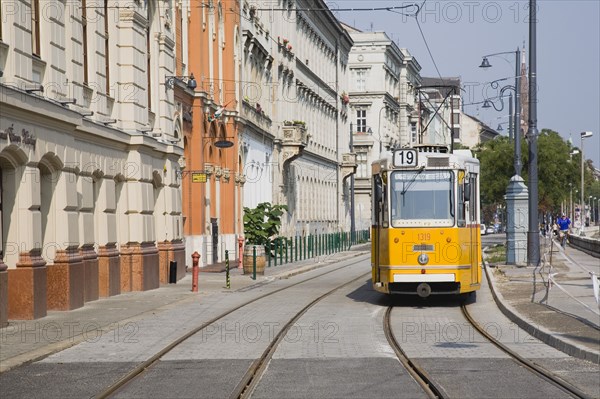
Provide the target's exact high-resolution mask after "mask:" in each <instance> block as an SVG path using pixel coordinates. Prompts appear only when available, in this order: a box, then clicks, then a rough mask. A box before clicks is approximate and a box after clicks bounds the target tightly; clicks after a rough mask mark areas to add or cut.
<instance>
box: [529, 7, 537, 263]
mask: <svg viewBox="0 0 600 399" xmlns="http://www.w3.org/2000/svg"><path fill="white" fill-rule="evenodd" d="M536 21H537V4H536V0H529V49H530V51H529V121H528V122H527V127H528V129H527V139H528V140H529V230H528V231H527V265H529V266H536V267H537V266H538V265H539V264H540V232H539V229H538V148H537V140H538V129H537V53H536V51H537V46H536V43H537V32H536Z"/></svg>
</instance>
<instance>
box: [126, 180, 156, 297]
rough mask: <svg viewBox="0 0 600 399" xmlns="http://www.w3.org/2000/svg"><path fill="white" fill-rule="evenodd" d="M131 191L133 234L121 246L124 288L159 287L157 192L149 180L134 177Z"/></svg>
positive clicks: (129, 211)
mask: <svg viewBox="0 0 600 399" xmlns="http://www.w3.org/2000/svg"><path fill="white" fill-rule="evenodd" d="M124 190H126V191H127V198H128V201H127V211H126V213H127V222H128V224H129V237H128V238H127V239H126V244H124V245H122V246H121V291H146V290H150V289H154V288H158V287H159V254H158V249H157V248H156V245H155V244H154V241H155V240H156V234H155V222H154V215H153V209H154V198H153V197H154V192H153V186H152V183H151V182H149V181H134V180H130V181H127V182H126V183H125V187H124Z"/></svg>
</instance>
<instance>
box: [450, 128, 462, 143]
mask: <svg viewBox="0 0 600 399" xmlns="http://www.w3.org/2000/svg"><path fill="white" fill-rule="evenodd" d="M452 137H453V138H454V140H458V139H460V128H459V127H455V128H453V129H452Z"/></svg>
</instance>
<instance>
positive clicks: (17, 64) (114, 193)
mask: <svg viewBox="0 0 600 399" xmlns="http://www.w3.org/2000/svg"><path fill="white" fill-rule="evenodd" d="M5 3H6V2H4V1H2V5H4V4H5ZM87 3H89V2H87ZM87 3H86V1H85V0H82V1H81V2H64V1H58V0H46V1H40V0H25V1H22V2H16V3H15V2H13V7H12V8H11V12H10V13H7V12H3V13H2V19H3V22H2V27H1V29H2V34H1V36H0V38H1V41H0V70H1V71H2V74H0V90H1V95H0V170H1V190H0V193H1V201H0V203H1V214H0V224H1V228H0V232H1V235H0V238H1V239H0V254H1V256H0V274H1V275H2V276H0V291H1V295H0V298H6V303H2V306H3V308H1V309H0V313H1V314H2V315H3V321H4V320H5V319H6V317H7V316H8V317H10V318H17V319H32V318H38V317H43V316H44V315H46V312H47V310H50V309H55V310H69V309H75V308H78V307H81V306H83V305H84V304H85V303H86V302H88V301H93V300H95V299H98V298H99V297H105V296H111V295H117V294H119V293H121V292H124V291H132V290H133V291H135V290H148V289H153V288H156V287H158V286H159V284H160V282H161V281H162V282H166V279H167V273H168V263H169V261H171V260H175V261H178V267H179V268H178V270H177V276H178V277H179V278H180V277H182V276H183V275H184V273H185V268H184V267H185V260H184V259H183V256H184V247H183V227H182V220H181V190H180V179H179V177H178V171H179V158H180V156H181V155H182V153H183V149H182V147H181V145H182V143H181V141H180V139H181V135H182V134H183V126H182V124H181V120H182V114H181V112H178V109H177V107H176V104H175V98H174V93H173V91H172V90H168V89H167V88H166V82H167V80H168V79H167V76H169V75H174V74H175V51H176V37H175V27H174V24H173V21H174V20H175V10H174V7H173V1H170V0H169V1H160V2H158V1H147V2H135V1H134V2H128V3H127V4H124V3H122V2H120V1H115V0H105V1H99V2H95V3H94V4H87ZM3 269H7V270H6V271H3ZM2 302H4V301H2Z"/></svg>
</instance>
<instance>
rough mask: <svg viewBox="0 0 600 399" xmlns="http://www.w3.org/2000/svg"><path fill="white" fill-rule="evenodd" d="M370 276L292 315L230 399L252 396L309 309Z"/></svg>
mask: <svg viewBox="0 0 600 399" xmlns="http://www.w3.org/2000/svg"><path fill="white" fill-rule="evenodd" d="M370 274H371V272H370V271H369V272H368V273H365V274H363V275H360V276H358V277H356V278H354V279H352V280H350V281H347V282H345V283H344V284H341V285H338V286H337V287H335V288H334V289H332V290H330V291H327V292H326V293H324V294H322V295H320V296H318V297H317V298H316V299H314V300H313V301H311V302H310V303H309V304H308V305H306V306H305V307H303V308H302V309H300V311H298V312H297V313H296V314H295V315H294V317H292V318H291V319H290V320H289V321H288V322H287V323H286V324H285V325H284V326H283V328H282V329H281V331H280V332H279V333H278V334H277V335H276V336H275V339H274V340H273V341H271V343H270V344H269V346H268V347H267V348H266V349H265V351H264V352H263V354H262V356H261V357H260V358H259V359H257V360H255V361H254V362H253V364H252V366H251V367H250V369H249V370H248V372H246V374H245V375H244V378H243V379H242V381H241V382H240V384H238V386H237V387H236V389H235V390H234V392H233V393H232V395H231V396H230V398H231V399H236V398H239V399H243V398H248V397H250V395H252V392H253V391H254V389H255V388H256V386H257V385H258V382H259V381H260V377H261V376H262V374H263V373H264V372H265V370H266V369H267V365H268V363H269V360H271V358H272V357H273V354H274V353H275V350H276V349H277V347H278V345H279V344H280V343H281V341H282V340H283V338H284V337H285V335H286V334H287V333H288V331H289V330H290V328H291V327H292V326H293V325H294V323H296V322H297V321H298V319H300V317H302V316H303V315H304V314H305V313H306V312H307V311H308V310H309V309H310V308H312V307H313V306H314V305H316V304H317V303H318V302H320V301H321V300H323V299H325V298H326V297H328V296H329V295H331V294H333V293H334V292H336V291H338V290H340V289H342V288H344V287H346V286H348V285H350V284H352V283H354V282H356V281H358V280H360V279H363V278H365V277H366V276H368V275H370Z"/></svg>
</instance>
